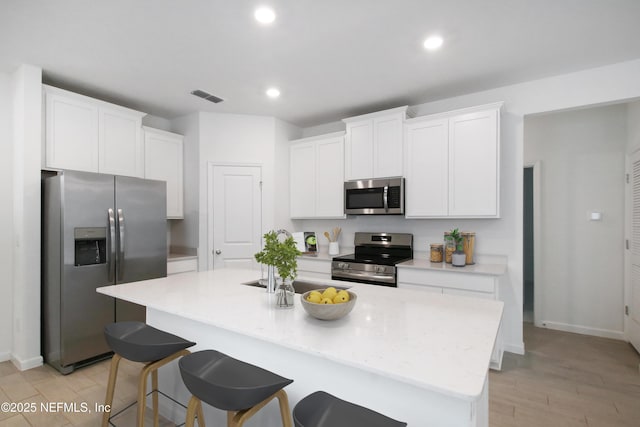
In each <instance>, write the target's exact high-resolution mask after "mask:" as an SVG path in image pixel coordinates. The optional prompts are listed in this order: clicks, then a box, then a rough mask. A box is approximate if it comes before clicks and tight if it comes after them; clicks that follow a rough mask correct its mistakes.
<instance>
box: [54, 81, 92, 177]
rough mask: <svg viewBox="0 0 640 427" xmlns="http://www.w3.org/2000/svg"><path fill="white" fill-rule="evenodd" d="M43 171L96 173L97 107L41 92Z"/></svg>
mask: <svg viewBox="0 0 640 427" xmlns="http://www.w3.org/2000/svg"><path fill="white" fill-rule="evenodd" d="M45 109H46V113H45V162H44V166H45V167H50V168H56V169H73V170H79V171H86V172H98V107H97V106H96V105H95V104H92V103H90V102H86V101H85V100H83V99H82V98H80V97H78V98H76V97H70V96H65V95H63V94H60V93H58V92H57V91H51V90H48V89H47V88H45Z"/></svg>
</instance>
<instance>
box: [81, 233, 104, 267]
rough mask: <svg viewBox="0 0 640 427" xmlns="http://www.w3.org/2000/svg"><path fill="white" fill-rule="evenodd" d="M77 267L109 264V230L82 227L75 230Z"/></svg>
mask: <svg viewBox="0 0 640 427" xmlns="http://www.w3.org/2000/svg"><path fill="white" fill-rule="evenodd" d="M73 238H74V241H75V262H74V264H75V265H76V267H79V266H82V265H94V264H105V263H106V262H107V228H106V227H80V228H75V229H74V230H73Z"/></svg>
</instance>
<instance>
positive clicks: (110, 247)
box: [107, 208, 116, 283]
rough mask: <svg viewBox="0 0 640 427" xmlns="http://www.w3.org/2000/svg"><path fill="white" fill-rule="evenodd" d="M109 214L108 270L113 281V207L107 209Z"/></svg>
mask: <svg viewBox="0 0 640 427" xmlns="http://www.w3.org/2000/svg"><path fill="white" fill-rule="evenodd" d="M107 216H108V218H107V219H108V221H109V234H108V241H107V271H108V276H109V282H111V283H113V270H114V268H113V261H114V260H115V258H116V246H115V242H116V219H115V217H114V216H113V209H111V208H109V209H107Z"/></svg>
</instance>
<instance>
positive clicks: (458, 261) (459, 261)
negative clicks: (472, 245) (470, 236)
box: [449, 228, 466, 267]
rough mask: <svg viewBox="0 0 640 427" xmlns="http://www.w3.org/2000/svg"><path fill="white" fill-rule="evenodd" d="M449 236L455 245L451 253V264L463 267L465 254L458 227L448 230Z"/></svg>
mask: <svg viewBox="0 0 640 427" xmlns="http://www.w3.org/2000/svg"><path fill="white" fill-rule="evenodd" d="M449 237H450V238H451V240H453V242H454V245H455V247H456V251H455V252H454V253H453V256H452V262H451V264H452V265H453V266H454V267H464V266H465V264H466V256H465V254H464V251H463V249H462V246H463V244H462V242H463V237H462V233H461V232H460V230H459V229H458V228H454V229H453V230H451V231H450V232H449Z"/></svg>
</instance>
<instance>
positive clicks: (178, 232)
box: [168, 113, 206, 268]
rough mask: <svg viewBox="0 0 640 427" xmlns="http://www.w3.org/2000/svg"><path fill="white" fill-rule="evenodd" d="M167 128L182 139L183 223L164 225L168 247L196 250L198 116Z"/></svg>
mask: <svg viewBox="0 0 640 427" xmlns="http://www.w3.org/2000/svg"><path fill="white" fill-rule="evenodd" d="M171 128H172V130H173V131H174V132H176V133H179V134H181V135H183V136H184V140H183V144H184V145H183V147H184V151H183V155H184V158H183V167H184V168H183V178H184V219H182V220H169V221H168V222H169V225H170V228H171V244H172V245H176V246H183V247H186V248H197V247H198V236H199V221H200V217H199V214H198V212H200V115H199V114H197V113H196V114H191V115H189V116H185V117H180V118H177V119H174V120H172V121H171ZM203 268H206V265H205V266H203Z"/></svg>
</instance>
